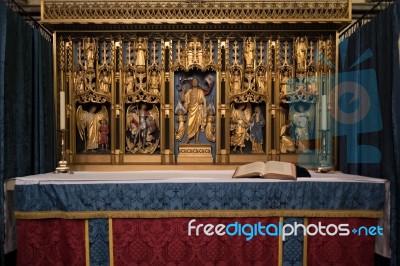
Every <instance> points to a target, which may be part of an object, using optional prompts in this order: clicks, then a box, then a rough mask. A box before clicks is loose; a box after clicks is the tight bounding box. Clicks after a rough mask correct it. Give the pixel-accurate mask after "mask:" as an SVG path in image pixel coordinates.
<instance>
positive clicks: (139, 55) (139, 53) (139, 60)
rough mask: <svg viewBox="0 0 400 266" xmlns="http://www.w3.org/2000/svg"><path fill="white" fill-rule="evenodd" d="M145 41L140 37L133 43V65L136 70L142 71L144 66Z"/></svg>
mask: <svg viewBox="0 0 400 266" xmlns="http://www.w3.org/2000/svg"><path fill="white" fill-rule="evenodd" d="M146 49H147V46H146V43H145V41H144V40H143V39H142V38H139V39H138V40H137V42H136V45H135V66H136V67H137V71H138V72H143V71H144V67H145V66H146V56H147V53H146Z"/></svg>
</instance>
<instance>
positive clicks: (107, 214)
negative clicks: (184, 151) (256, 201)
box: [14, 209, 383, 220]
mask: <svg viewBox="0 0 400 266" xmlns="http://www.w3.org/2000/svg"><path fill="white" fill-rule="evenodd" d="M14 215H15V218H16V219H21V220H30V219H108V218H112V219H116V218H144V219H152V218H215V217H220V218H221V217H222V218H239V217H260V218H262V217H324V218H350V217H354V218H381V217H383V211H375V210H283V209H282V210H281V209H272V210H234V211H233V210H162V211H150V210H145V211H132V210H125V211H72V212H66V211H38V212H23V211H15V212H14Z"/></svg>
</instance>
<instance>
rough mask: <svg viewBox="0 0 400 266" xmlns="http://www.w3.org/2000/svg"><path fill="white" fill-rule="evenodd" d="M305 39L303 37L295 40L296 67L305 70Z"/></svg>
mask: <svg viewBox="0 0 400 266" xmlns="http://www.w3.org/2000/svg"><path fill="white" fill-rule="evenodd" d="M306 60H307V40H306V39H305V38H304V37H300V38H297V40H296V62H297V68H298V69H301V70H305V69H306V66H307V62H306Z"/></svg>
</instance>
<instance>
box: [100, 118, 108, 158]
mask: <svg viewBox="0 0 400 266" xmlns="http://www.w3.org/2000/svg"><path fill="white" fill-rule="evenodd" d="M99 133H100V137H99V145H100V148H101V149H102V150H104V149H105V150H108V134H109V133H110V129H109V127H108V123H107V120H106V119H102V120H100V128H99Z"/></svg>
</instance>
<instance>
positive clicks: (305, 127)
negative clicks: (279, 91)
mask: <svg viewBox="0 0 400 266" xmlns="http://www.w3.org/2000/svg"><path fill="white" fill-rule="evenodd" d="M289 116H290V120H291V123H292V125H293V126H294V132H295V144H296V147H297V151H298V152H303V153H304V152H308V151H309V150H310V139H311V133H312V131H313V125H314V118H315V107H314V105H310V107H309V108H308V109H306V108H305V106H304V105H303V104H301V103H300V104H297V105H292V106H291V107H290V109H289Z"/></svg>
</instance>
